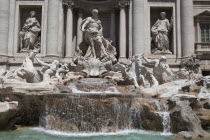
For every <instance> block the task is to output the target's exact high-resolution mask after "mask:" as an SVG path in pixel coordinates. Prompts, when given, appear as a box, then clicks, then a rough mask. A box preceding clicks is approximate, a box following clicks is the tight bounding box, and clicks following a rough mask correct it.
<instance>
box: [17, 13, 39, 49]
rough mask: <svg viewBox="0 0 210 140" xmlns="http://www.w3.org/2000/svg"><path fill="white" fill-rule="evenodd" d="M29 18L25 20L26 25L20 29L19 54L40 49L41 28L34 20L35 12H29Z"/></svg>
mask: <svg viewBox="0 0 210 140" xmlns="http://www.w3.org/2000/svg"><path fill="white" fill-rule="evenodd" d="M30 15H31V16H30V17H29V18H28V19H27V20H26V23H25V24H24V26H23V27H22V31H21V32H20V37H21V39H22V46H21V50H20V52H25V51H26V52H27V51H29V50H34V49H38V50H39V49H40V40H39V37H40V33H41V26H40V24H39V21H38V20H37V19H36V17H35V16H36V12H35V11H31V12H30Z"/></svg>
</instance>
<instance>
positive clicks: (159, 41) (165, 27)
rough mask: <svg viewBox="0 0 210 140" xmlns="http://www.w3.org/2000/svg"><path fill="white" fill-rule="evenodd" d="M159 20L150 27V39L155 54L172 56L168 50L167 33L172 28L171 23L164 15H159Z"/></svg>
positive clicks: (162, 13) (163, 13)
mask: <svg viewBox="0 0 210 140" xmlns="http://www.w3.org/2000/svg"><path fill="white" fill-rule="evenodd" d="M160 16H161V19H158V20H157V21H156V23H155V24H154V25H153V26H152V29H151V31H152V37H153V40H154V42H155V45H156V47H157V48H156V50H155V51H154V53H155V54H158V53H161V54H172V53H171V51H170V50H169V37H168V35H169V32H170V30H171V29H172V27H173V21H171V23H170V22H169V20H168V19H167V18H166V13H165V12H161V13H160Z"/></svg>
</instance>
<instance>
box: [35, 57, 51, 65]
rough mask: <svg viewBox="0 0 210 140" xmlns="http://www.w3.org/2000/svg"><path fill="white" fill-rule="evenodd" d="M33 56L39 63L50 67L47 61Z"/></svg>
mask: <svg viewBox="0 0 210 140" xmlns="http://www.w3.org/2000/svg"><path fill="white" fill-rule="evenodd" d="M35 58H36V61H37V62H38V63H39V64H40V65H42V66H46V67H50V64H47V63H45V62H43V61H41V60H40V59H39V58H37V57H35Z"/></svg>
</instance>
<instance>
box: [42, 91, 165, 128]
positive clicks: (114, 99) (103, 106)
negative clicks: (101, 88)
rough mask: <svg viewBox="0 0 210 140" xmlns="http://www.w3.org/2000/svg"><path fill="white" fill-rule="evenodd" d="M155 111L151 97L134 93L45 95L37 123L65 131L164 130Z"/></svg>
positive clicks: (159, 116)
mask: <svg viewBox="0 0 210 140" xmlns="http://www.w3.org/2000/svg"><path fill="white" fill-rule="evenodd" d="M148 102H149V103H148ZM162 106H163V105H161V108H162ZM157 111H158V110H156V105H155V101H154V100H152V99H145V100H144V99H143V98H139V97H138V96H133V95H114V94H112V95H111V94H110V95H109V94H108V95H105V94H101V95H100V94H91V95H90V94H79V95H78V94H77V95H76V94H74V95H68V94H60V95H45V96H44V107H43V109H42V113H41V114H42V115H41V117H40V125H41V126H42V127H44V128H46V129H49V130H57V131H65V132H115V131H118V130H127V129H149V130H157V131H164V130H165V126H163V125H162V121H161V119H162V116H161V115H158V113H156V112H157ZM157 120H159V121H157Z"/></svg>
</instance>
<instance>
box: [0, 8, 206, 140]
mask: <svg viewBox="0 0 210 140" xmlns="http://www.w3.org/2000/svg"><path fill="white" fill-rule="evenodd" d="M91 14H92V15H91V16H89V17H86V18H84V19H83V20H82V22H81V24H80V25H79V26H80V31H81V32H82V33H83V40H82V42H81V43H80V44H79V45H78V46H77V48H76V51H75V54H74V56H73V58H72V59H69V60H64V59H62V58H61V59H56V58H55V59H54V60H52V61H50V62H45V61H44V60H42V57H38V54H39V53H40V51H41V44H40V40H39V34H40V32H41V30H42V28H41V23H39V21H38V20H37V19H36V12H35V11H31V12H30V13H28V15H30V16H29V17H28V19H26V21H25V23H24V25H23V27H22V28H21V30H20V32H19V37H20V38H21V44H22V46H21V49H20V52H24V53H27V56H26V57H25V58H24V60H23V62H22V64H21V65H19V66H18V67H17V68H15V69H12V70H8V69H3V68H2V69H0V130H1V131H0V140H28V139H31V140H38V139H40V140H57V139H60V140H67V139H68V140H101V139H102V140H120V139H121V140H169V139H199V140H209V139H210V134H209V133H208V132H209V131H208V127H209V126H210V77H208V76H203V75H202V74H201V70H200V60H199V59H198V57H197V56H196V55H195V54H192V55H191V56H189V57H186V58H184V59H182V61H180V68H179V69H172V68H171V67H170V66H169V64H168V58H167V56H168V55H170V54H172V52H171V50H170V47H169V46H170V39H169V33H170V32H171V30H172V28H173V24H174V23H173V21H174V20H173V19H167V18H166V13H165V12H161V13H160V18H159V19H157V20H156V22H155V24H154V25H153V26H152V28H151V34H152V39H153V43H154V44H155V46H156V48H155V49H153V50H152V51H153V53H154V54H159V56H160V57H158V58H154V59H151V58H148V56H147V55H145V54H144V53H139V54H135V55H133V56H132V57H131V58H130V59H128V60H129V61H122V59H121V61H119V59H118V57H117V56H118V52H117V50H116V48H115V46H114V45H113V44H114V43H113V41H112V40H111V39H107V38H105V37H104V36H103V26H102V21H101V20H100V9H93V10H92V12H91ZM37 66H39V67H40V68H38V67H37Z"/></svg>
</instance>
